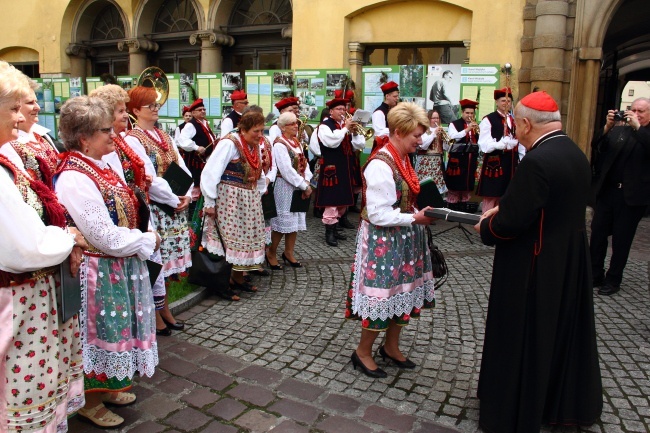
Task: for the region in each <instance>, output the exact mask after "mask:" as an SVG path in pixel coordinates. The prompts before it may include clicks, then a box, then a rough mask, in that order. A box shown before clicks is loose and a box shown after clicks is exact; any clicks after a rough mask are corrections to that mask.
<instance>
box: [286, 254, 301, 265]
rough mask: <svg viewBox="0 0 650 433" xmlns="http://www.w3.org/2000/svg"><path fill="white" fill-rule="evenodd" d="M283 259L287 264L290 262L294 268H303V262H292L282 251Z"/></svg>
mask: <svg viewBox="0 0 650 433" xmlns="http://www.w3.org/2000/svg"><path fill="white" fill-rule="evenodd" d="M282 261H283V262H284V264H285V265H286V264H287V262H289V266H291V267H292V268H302V263H300V262H292V261H291V260H289V258H288V257H287V256H286V255H285V254H284V253H282Z"/></svg>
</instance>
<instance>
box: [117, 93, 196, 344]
mask: <svg viewBox="0 0 650 433" xmlns="http://www.w3.org/2000/svg"><path fill="white" fill-rule="evenodd" d="M128 96H129V101H128V103H127V109H128V110H129V111H130V112H131V113H132V114H133V115H134V116H135V118H136V119H137V124H136V126H135V127H134V128H133V129H132V130H131V131H129V132H128V133H127V134H126V135H125V137H124V141H125V142H126V143H127V144H128V145H129V146H130V147H131V149H133V150H134V151H135V152H136V153H137V154H138V156H139V157H140V158H141V159H142V160H143V161H144V164H145V172H146V174H147V175H148V176H151V177H152V179H153V180H152V183H151V187H150V188H149V199H150V200H151V203H150V205H149V208H150V209H151V220H152V223H153V225H154V227H155V229H156V230H157V231H158V234H159V235H160V237H161V238H162V244H161V245H160V254H161V256H162V264H163V269H162V272H161V273H162V276H163V277H165V278H166V277H170V276H171V275H174V274H178V273H181V272H184V271H185V270H186V269H188V268H189V267H190V266H192V256H191V252H190V233H189V225H188V213H187V212H188V211H187V209H188V206H189V204H190V202H191V200H192V199H191V191H192V186H190V189H189V190H188V191H187V192H186V193H185V195H182V196H177V195H175V194H174V193H173V192H172V190H171V188H170V186H169V184H168V183H167V181H166V180H165V179H163V178H162V175H163V174H165V171H166V170H167V168H168V167H169V166H170V165H171V163H172V162H176V163H177V164H178V165H179V166H180V167H181V168H182V169H183V170H185V172H186V173H187V174H188V175H190V176H191V173H190V171H189V170H188V169H187V167H185V162H184V161H183V158H181V156H180V154H179V153H178V149H177V148H176V145H175V144H174V142H173V140H172V138H171V137H170V136H169V134H167V133H166V132H165V131H163V130H161V129H158V128H156V126H155V125H156V122H157V121H158V110H159V109H160V104H158V103H157V102H156V98H157V94H156V91H155V90H154V89H153V88H152V87H142V86H138V87H134V88H132V89H131V90H129V94H128ZM157 203H161V204H164V205H168V206H171V207H172V208H173V209H174V211H175V212H174V214H173V215H172V216H170V215H168V214H166V213H165V212H164V211H163V210H162V209H161V207H160V206H158V204H157ZM154 298H155V303H156V334H157V335H161V336H169V335H171V330H172V329H174V330H181V329H183V328H184V326H185V325H184V323H181V322H179V321H177V320H176V319H175V318H174V316H173V315H172V313H171V311H170V310H169V306H168V303H167V293H166V291H165V286H164V285H162V286H161V285H160V284H158V282H157V283H156V284H155V285H154Z"/></svg>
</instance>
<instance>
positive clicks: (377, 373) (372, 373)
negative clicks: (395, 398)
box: [350, 350, 388, 378]
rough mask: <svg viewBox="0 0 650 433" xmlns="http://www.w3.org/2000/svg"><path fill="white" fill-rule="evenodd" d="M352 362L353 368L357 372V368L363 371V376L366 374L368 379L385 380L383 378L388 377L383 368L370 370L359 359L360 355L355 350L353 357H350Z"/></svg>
mask: <svg viewBox="0 0 650 433" xmlns="http://www.w3.org/2000/svg"><path fill="white" fill-rule="evenodd" d="M350 359H351V360H352V367H354V369H355V370H356V369H357V367H359V369H360V370H361V371H363V374H365V375H366V376H368V377H375V378H383V377H388V374H387V373H386V372H385V371H384V370H382V369H381V368H379V367H377V368H375V369H374V370H371V369H369V368H368V367H366V366H365V365H363V362H361V360H360V359H359V355H357V351H356V350H355V351H354V352H352V356H351V357H350Z"/></svg>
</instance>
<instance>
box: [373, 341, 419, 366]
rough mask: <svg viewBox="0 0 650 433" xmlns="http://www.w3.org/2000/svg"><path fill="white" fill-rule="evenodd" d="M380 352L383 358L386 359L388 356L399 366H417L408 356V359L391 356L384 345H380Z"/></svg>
mask: <svg viewBox="0 0 650 433" xmlns="http://www.w3.org/2000/svg"><path fill="white" fill-rule="evenodd" d="M378 352H379V355H380V356H381V359H383V360H384V361H386V358H388V359H390V360H391V361H393V363H394V364H395V365H396V366H398V367H399V368H408V369H413V368H415V363H414V362H413V361H411V360H410V359H408V358H406V361H398V360H397V359H395V358H393V357H392V356H390V355H389V354H388V353H386V350H384V346H379V350H378Z"/></svg>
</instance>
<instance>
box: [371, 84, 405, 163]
mask: <svg viewBox="0 0 650 433" xmlns="http://www.w3.org/2000/svg"><path fill="white" fill-rule="evenodd" d="M380 89H381V91H382V93H383V94H384V102H382V103H381V105H380V106H379V107H377V109H376V110H375V111H374V112H373V113H372V128H373V129H374V130H375V139H374V142H373V143H372V151H373V152H374V151H375V148H376V147H377V145H378V143H379V142H380V141H382V140H385V139H388V120H387V118H388V112H389V111H390V109H391V108H393V107H394V106H395V105H397V103H398V102H399V86H398V85H397V83H396V82H394V81H389V82H387V83H384V84H382V85H381V86H380Z"/></svg>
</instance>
